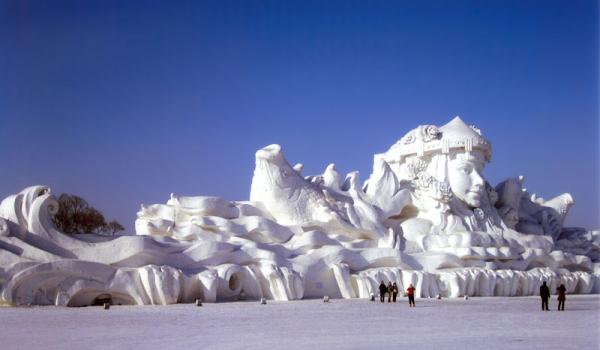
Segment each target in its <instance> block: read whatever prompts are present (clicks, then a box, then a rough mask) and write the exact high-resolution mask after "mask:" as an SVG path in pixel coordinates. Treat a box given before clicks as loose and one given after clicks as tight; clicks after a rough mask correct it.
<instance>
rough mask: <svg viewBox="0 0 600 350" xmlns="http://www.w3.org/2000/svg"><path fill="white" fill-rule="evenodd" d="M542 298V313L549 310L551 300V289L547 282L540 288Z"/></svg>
mask: <svg viewBox="0 0 600 350" xmlns="http://www.w3.org/2000/svg"><path fill="white" fill-rule="evenodd" d="M540 297H541V298H542V311H544V310H545V311H549V310H548V299H550V288H548V286H547V285H546V281H544V283H543V284H542V286H541V287H540Z"/></svg>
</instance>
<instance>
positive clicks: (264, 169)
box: [250, 145, 385, 239]
mask: <svg viewBox="0 0 600 350" xmlns="http://www.w3.org/2000/svg"><path fill="white" fill-rule="evenodd" d="M250 200H251V201H252V202H258V203H261V204H262V205H263V206H264V207H265V209H266V210H267V211H268V212H269V213H270V214H271V215H272V216H273V218H274V219H275V220H276V221H277V222H278V223H279V224H281V225H300V226H304V227H310V226H321V227H326V228H331V229H336V228H337V229H339V230H340V231H343V232H336V233H342V234H344V235H346V236H349V237H351V238H367V239H379V238H382V237H383V236H384V235H385V229H383V228H382V230H373V228H372V227H368V228H367V227H364V226H363V225H361V226H356V225H353V223H352V222H351V220H349V219H348V208H352V207H353V204H354V203H353V201H352V198H351V197H344V196H341V195H335V196H333V195H332V193H326V192H325V191H324V189H323V188H321V187H320V186H319V185H318V184H316V183H311V182H309V181H307V180H306V179H304V178H303V177H302V176H301V175H300V174H299V173H298V172H297V171H296V170H294V168H292V167H291V165H290V164H289V163H288V161H287V160H286V159H285V157H284V156H283V152H282V151H281V147H280V146H279V145H269V146H267V147H265V148H263V149H260V150H258V151H257V152H256V167H255V169H254V176H253V177H252V186H251V189H250ZM352 221H354V220H352ZM369 226H371V225H369ZM335 231H338V230H335Z"/></svg>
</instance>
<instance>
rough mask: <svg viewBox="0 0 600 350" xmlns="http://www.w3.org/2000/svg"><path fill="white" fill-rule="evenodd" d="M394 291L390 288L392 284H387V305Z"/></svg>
mask: <svg viewBox="0 0 600 350" xmlns="http://www.w3.org/2000/svg"><path fill="white" fill-rule="evenodd" d="M393 291H394V287H393V286H392V282H388V285H387V292H388V303H391V302H392V293H393Z"/></svg>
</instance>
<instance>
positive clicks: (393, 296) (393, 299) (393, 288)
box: [392, 282, 398, 303]
mask: <svg viewBox="0 0 600 350" xmlns="http://www.w3.org/2000/svg"><path fill="white" fill-rule="evenodd" d="M397 296H398V285H396V282H394V284H392V301H393V302H394V303H395V302H396V297H397Z"/></svg>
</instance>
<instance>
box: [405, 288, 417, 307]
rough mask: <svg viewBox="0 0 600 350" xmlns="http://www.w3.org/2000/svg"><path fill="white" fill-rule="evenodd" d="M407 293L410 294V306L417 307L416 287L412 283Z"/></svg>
mask: <svg viewBox="0 0 600 350" xmlns="http://www.w3.org/2000/svg"><path fill="white" fill-rule="evenodd" d="M406 294H407V295H408V307H411V306H412V307H415V306H416V305H415V287H413V285H412V283H411V284H410V286H408V289H406Z"/></svg>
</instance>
